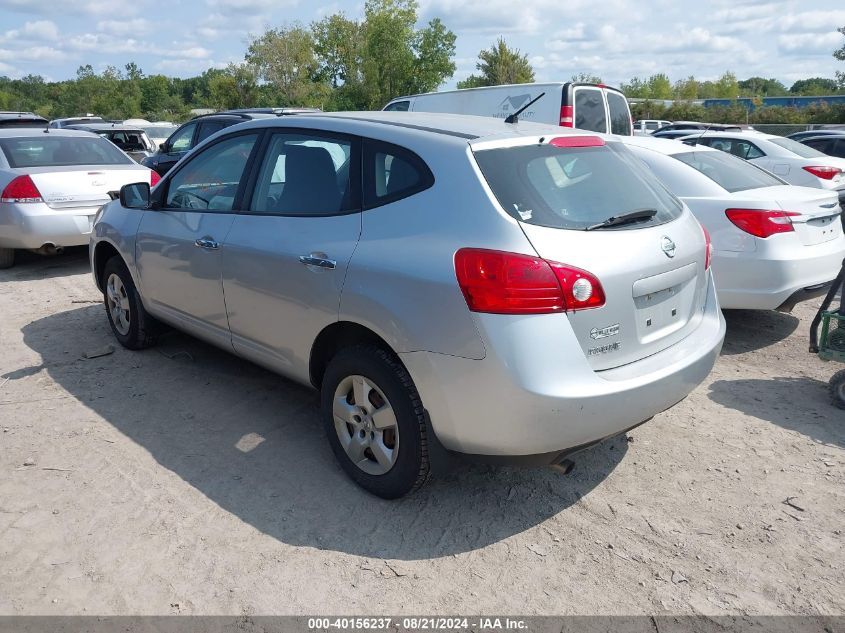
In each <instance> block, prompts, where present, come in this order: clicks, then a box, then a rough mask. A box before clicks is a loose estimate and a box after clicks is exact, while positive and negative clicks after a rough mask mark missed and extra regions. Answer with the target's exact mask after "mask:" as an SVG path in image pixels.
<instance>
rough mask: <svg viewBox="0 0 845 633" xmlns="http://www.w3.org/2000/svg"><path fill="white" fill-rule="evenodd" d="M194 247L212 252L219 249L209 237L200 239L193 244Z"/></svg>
mask: <svg viewBox="0 0 845 633" xmlns="http://www.w3.org/2000/svg"><path fill="white" fill-rule="evenodd" d="M194 246H199V247H200V248H207V249H209V250H212V251H216V250H217V249H218V248H220V243H219V242H216V241H214V239H212V238H210V237H201V238H199V239H198V240H197V241H196V242H194Z"/></svg>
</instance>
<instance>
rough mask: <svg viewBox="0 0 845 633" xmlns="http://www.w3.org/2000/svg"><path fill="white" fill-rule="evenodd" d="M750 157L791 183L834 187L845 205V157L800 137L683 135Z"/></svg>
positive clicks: (696, 142) (691, 142)
mask: <svg viewBox="0 0 845 633" xmlns="http://www.w3.org/2000/svg"><path fill="white" fill-rule="evenodd" d="M680 140H681V141H683V142H684V143H687V144H688V145H707V146H708V147H712V148H713V149H720V150H722V151H724V152H727V153H729V154H733V155H734V156H738V157H739V158H744V159H745V160H748V161H751V162H752V163H754V164H755V165H757V166H759V167H762V168H763V169H766V170H768V171H770V172H772V173H773V174H775V175H776V176H778V177H780V178H783V179H784V180H785V181H786V182H788V183H789V184H791V185H801V186H802V187H817V188H819V189H829V190H831V191H835V192H836V193H837V195H838V196H839V203H840V204H841V205H843V208H845V159H842V158H836V157H835V156H828V155H827V154H822V153H821V152H819V151H818V150H815V149H813V148H812V147H807V146H806V145H803V144H802V143H799V142H798V141H794V140H792V139H791V138H784V137H782V136H774V135H772V134H763V133H762V132H754V131H746V132H705V133H704V134H693V135H691V136H687V137H684V138H681V139H680Z"/></svg>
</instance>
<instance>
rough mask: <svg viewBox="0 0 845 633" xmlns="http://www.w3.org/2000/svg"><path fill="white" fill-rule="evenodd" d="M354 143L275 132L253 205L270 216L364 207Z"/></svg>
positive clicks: (262, 165) (261, 171) (254, 210)
mask: <svg viewBox="0 0 845 633" xmlns="http://www.w3.org/2000/svg"><path fill="white" fill-rule="evenodd" d="M354 145H355V144H354V143H353V142H352V141H351V140H348V139H341V138H335V137H333V136H331V135H323V134H310V133H307V134H301V133H281V134H274V135H273V137H272V138H271V140H270V143H269V145H268V147H267V152H266V154H265V155H264V160H263V161H262V164H261V168H260V170H259V172H258V178H257V180H256V183H255V190H254V192H253V194H252V201H251V203H250V207H249V210H250V211H251V212H253V213H262V214H269V215H293V216H306V215H320V216H325V215H336V214H340V213H347V212H350V211H354V210H356V209H359V208H360V185H359V183H360V177H359V176H357V175H356V174H358V173H359V171H358V162H359V161H358V160H357V153H356V152H354V151H353V147H354Z"/></svg>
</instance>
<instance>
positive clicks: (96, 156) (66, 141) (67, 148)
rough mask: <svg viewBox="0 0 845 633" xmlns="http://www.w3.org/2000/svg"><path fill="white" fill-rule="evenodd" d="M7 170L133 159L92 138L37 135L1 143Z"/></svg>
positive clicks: (120, 161) (102, 139) (104, 142)
mask: <svg viewBox="0 0 845 633" xmlns="http://www.w3.org/2000/svg"><path fill="white" fill-rule="evenodd" d="M0 150H2V151H3V154H4V155H5V156H6V160H7V161H8V163H9V167H12V168H14V169H17V168H24V167H59V166H70V165H126V164H132V160H131V159H130V158H128V157H127V156H126V155H125V154H123V153H122V152H121V151H120V150H119V149H117V148H116V147H115V146H114V145H113V144H112V143H111V142H110V141H108V140H106V139H104V138H100V137H95V136H87V135H86V136H58V135H55V134H53V135H50V134H43V133H41V134H39V136H38V138H26V137H12V138H4V139H2V140H0Z"/></svg>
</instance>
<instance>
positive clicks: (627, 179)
mask: <svg viewBox="0 0 845 633" xmlns="http://www.w3.org/2000/svg"><path fill="white" fill-rule="evenodd" d="M475 158H476V161H477V162H478V165H479V167H480V168H481V171H482V173H483V174H484V177H485V178H486V180H487V182H488V183H489V185H490V188H491V189H492V190H493V193H494V194H495V196H496V198H497V199H498V201H499V203H500V204H501V205H502V207H503V208H504V209H505V211H507V212H508V213H509V214H510V215H512V216H513V217H514V218H516V219H517V220H519V221H521V222H526V223H528V224H537V225H540V226H548V227H552V228H559V229H581V230H583V229H586V228H587V227H590V226H592V225H595V224H597V223H601V222H603V221H604V220H607V219H608V218H610V217H613V216H620V215H623V214H626V213H630V212H632V211H640V210H644V209H647V210H654V211H655V214H654V215H653V217H651V218H649V219H648V220H645V221H641V222H637V223H634V224H627V225H622V226H620V227H619V228H639V227H643V226H653V225H656V224H663V223H665V222H668V221H670V220H673V219H675V218H676V217H678V216H679V215H680V213H681V211H682V209H683V206H682V205H681V203H680V202H679V201H678V200H677V198H675V197H674V196H673V195H672V194H670V193H669V192H668V190H667V189H666V188H665V187H664V186H663V185H662V184H661V183H660V181H659V180H658V179H657V178H655V176H654V175H653V174H651V173H650V172H649V171H648V169H647V168H646V167H645V166H644V165H643V164H642V163H641V162H640V161H639V160H638V159H637V158H636V157H634V156H633V154H631V152H630V151H629V150H628V149H627V148H625V147H624V146H622V145H621V144H620V143H614V142H611V143H607V144H606V145H603V146H600V147H556V146H553V145H549V144H542V145H540V144H538V145H524V146H521V147H508V148H496V149H488V150H480V151H477V152H476V153H475Z"/></svg>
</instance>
